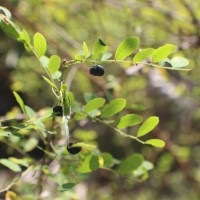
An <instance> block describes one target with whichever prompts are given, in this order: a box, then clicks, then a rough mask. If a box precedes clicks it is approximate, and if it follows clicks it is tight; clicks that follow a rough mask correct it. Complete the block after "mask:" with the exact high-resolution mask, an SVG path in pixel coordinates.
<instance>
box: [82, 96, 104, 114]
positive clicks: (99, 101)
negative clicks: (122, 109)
mask: <svg viewBox="0 0 200 200" xmlns="http://www.w3.org/2000/svg"><path fill="white" fill-rule="evenodd" d="M105 101H106V100H105V99H104V98H95V99H92V100H91V101H89V102H88V103H87V104H86V106H85V112H87V113H88V112H91V111H93V110H97V109H98V108H100V107H102V106H103V105H104V103H105Z"/></svg>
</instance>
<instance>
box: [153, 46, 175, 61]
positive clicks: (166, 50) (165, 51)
mask: <svg viewBox="0 0 200 200" xmlns="http://www.w3.org/2000/svg"><path fill="white" fill-rule="evenodd" d="M175 50H176V46H175V45H172V44H166V45H164V46H162V47H159V48H157V49H156V50H155V51H154V53H153V54H152V61H153V62H161V61H162V60H164V59H165V58H167V57H168V56H169V55H170V54H172V53H173V52H174V51H175Z"/></svg>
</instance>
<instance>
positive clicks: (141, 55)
mask: <svg viewBox="0 0 200 200" xmlns="http://www.w3.org/2000/svg"><path fill="white" fill-rule="evenodd" d="M154 51H155V49H152V48H146V49H142V50H141V51H139V52H138V53H137V54H136V55H135V56H134V57H133V62H141V61H143V60H145V59H147V58H149V57H150V56H151V55H152V54H153V52H154Z"/></svg>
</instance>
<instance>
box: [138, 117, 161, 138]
mask: <svg viewBox="0 0 200 200" xmlns="http://www.w3.org/2000/svg"><path fill="white" fill-rule="evenodd" d="M158 123H159V118H158V117H155V116H152V117H149V118H148V119H146V120H145V121H144V122H143V124H142V125H141V126H140V128H139V130H138V132H137V137H142V136H143V135H146V134H147V133H149V132H150V131H152V130H153V129H154V128H155V127H156V126H157V125H158Z"/></svg>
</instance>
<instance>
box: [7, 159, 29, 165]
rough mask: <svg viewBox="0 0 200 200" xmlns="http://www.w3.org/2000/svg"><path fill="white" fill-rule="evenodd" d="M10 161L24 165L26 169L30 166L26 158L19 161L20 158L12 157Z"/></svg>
mask: <svg viewBox="0 0 200 200" xmlns="http://www.w3.org/2000/svg"><path fill="white" fill-rule="evenodd" d="M9 160H10V161H12V162H14V163H16V164H19V165H22V166H24V167H28V166H29V163H28V160H27V159H26V158H23V159H19V158H15V157H10V158H9Z"/></svg>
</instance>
